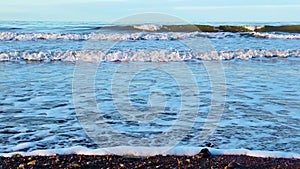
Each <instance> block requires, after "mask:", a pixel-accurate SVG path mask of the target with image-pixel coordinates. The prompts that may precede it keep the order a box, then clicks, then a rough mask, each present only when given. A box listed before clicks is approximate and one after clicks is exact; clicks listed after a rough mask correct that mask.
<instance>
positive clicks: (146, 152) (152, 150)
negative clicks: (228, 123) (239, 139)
mask: <svg viewBox="0 0 300 169" xmlns="http://www.w3.org/2000/svg"><path fill="white" fill-rule="evenodd" d="M202 148H205V147H184V146H179V147H131V146H118V147H110V148H101V149H89V148H86V147H83V146H75V147H70V148H59V149H46V150H35V151H32V152H12V153H0V156H4V157H11V156H12V155H14V154H21V155H23V156H31V155H43V156H50V155H55V154H83V155H112V154H113V155H133V156H155V155H188V156H192V155H196V154H198V153H199V152H200V150H201V149H202ZM208 149H209V151H210V152H211V153H212V155H247V156H253V157H271V158H295V159H300V154H298V153H292V152H282V151H260V150H247V149H214V148H208Z"/></svg>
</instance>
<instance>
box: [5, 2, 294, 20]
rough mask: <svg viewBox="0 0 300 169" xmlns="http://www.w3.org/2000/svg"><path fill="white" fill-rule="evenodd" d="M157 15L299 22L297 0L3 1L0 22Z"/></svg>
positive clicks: (206, 18)
mask: <svg viewBox="0 0 300 169" xmlns="http://www.w3.org/2000/svg"><path fill="white" fill-rule="evenodd" d="M145 12H157V13H164V14H169V15H173V16H176V17H180V18H182V19H184V20H187V21H189V22H300V17H299V16H300V1H299V0H51V1H46V0H3V1H2V2H1V5H0V20H2V21H3V20H6V21H10V20H18V21H102V22H113V21H115V20H117V19H119V18H122V17H126V16H130V15H134V14H139V13H145Z"/></svg>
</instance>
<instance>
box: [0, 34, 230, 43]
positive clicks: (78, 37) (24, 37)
mask: <svg viewBox="0 0 300 169" xmlns="http://www.w3.org/2000/svg"><path fill="white" fill-rule="evenodd" d="M227 36H234V35H233V34H230V33H226V32H218V33H207V32H190V33H180V32H169V33H145V32H138V33H110V34H107V33H91V34H75V33H68V34H63V33H13V32H2V33H0V41H37V40H74V41H87V40H115V41H119V40H180V39H187V38H193V37H207V38H224V37H227Z"/></svg>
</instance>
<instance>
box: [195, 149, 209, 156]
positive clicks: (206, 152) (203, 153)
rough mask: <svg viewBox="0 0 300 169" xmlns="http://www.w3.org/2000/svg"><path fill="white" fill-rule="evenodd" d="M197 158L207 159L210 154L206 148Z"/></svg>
mask: <svg viewBox="0 0 300 169" xmlns="http://www.w3.org/2000/svg"><path fill="white" fill-rule="evenodd" d="M198 156H200V158H209V157H210V156H211V153H210V152H209V150H208V149H207V148H204V149H202V150H201V151H200V153H198Z"/></svg>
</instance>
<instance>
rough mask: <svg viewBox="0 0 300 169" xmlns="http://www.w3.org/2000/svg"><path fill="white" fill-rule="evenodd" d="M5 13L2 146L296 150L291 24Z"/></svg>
mask: <svg viewBox="0 0 300 169" xmlns="http://www.w3.org/2000/svg"><path fill="white" fill-rule="evenodd" d="M1 24H2V25H1V26H0V28H1V29H0V31H1V33H0V60H1V62H0V152H1V153H7V152H17V151H26V152H31V151H33V150H39V149H59V148H68V147H74V146H83V147H88V148H91V149H96V148H99V147H111V146H132V147H136V146H148V147H151V146H166V145H167V146H175V145H178V146H190V147H199V146H205V145H207V143H212V144H214V146H215V147H214V148H217V149H240V148H245V149H250V150H269V151H285V152H295V153H300V149H299V148H300V142H299V141H300V134H299V133H300V128H299V126H300V112H299V110H300V76H299V75H300V59H299V56H300V52H299V51H300V49H299V47H300V46H299V45H300V41H299V39H297V38H290V37H291V36H293V37H297V36H299V35H298V34H295V33H280V32H268V34H272V36H267V37H266V36H254V35H253V33H251V32H250V33H248V34H246V35H245V34H243V33H229V32H214V33H205V32H204V33H203V32H200V33H199V32H146V31H141V30H117V29H115V28H114V29H111V30H110V29H105V30H102V29H99V28H96V27H97V26H99V25H98V24H97V23H59V24H58V26H57V24H54V23H47V22H44V23H41V22H38V23H27V22H25V23H24V22H3V23H1ZM254 25H255V24H254ZM100 26H105V24H100ZM106 26H107V25H106ZM14 27H16V28H19V29H12V28H14ZM4 28H6V29H4ZM8 28H9V29H8ZM95 35H96V36H95ZM277 35H278V36H277ZM90 37H96V38H94V39H93V40H91V39H90ZM97 38H98V39H97ZM95 40H96V41H97V40H99V41H100V43H99V44H100V47H99V44H97V43H96V45H95V46H93V45H94V41H95ZM120 40H122V41H121V42H120ZM116 42H118V43H117V44H115V43H116ZM183 42H187V43H190V44H197V43H195V42H202V43H203V42H205V43H203V44H202V45H204V46H201V45H200V47H201V48H200V47H199V46H197V45H196V47H199V48H200V49H198V48H197V50H199V51H202V50H203V51H206V52H207V51H208V52H207V53H202V54H201V53H200V54H199V53H198V54H199V55H193V54H192V52H193V51H191V49H189V47H188V46H186V45H184V44H183ZM113 44H115V45H114V46H113V47H112V48H111V49H110V50H109V52H108V53H106V51H105V50H100V51H98V49H99V48H100V49H108V48H107V47H106V46H107V45H108V46H109V45H113ZM207 44H208V46H206V47H205V45H207ZM97 45H98V46H97ZM101 45H103V46H101ZM194 47H195V46H194ZM194 49H195V48H194ZM95 50H96V51H95ZM211 51H213V52H215V53H210V52H211ZM95 56H96V58H91V57H95ZM149 58H150V59H149ZM205 60H218V61H205ZM219 60H221V61H219ZM81 61H90V62H92V63H88V65H87V66H86V67H80V65H81V63H85V62H81ZM111 61H113V62H111ZM222 75H224V77H223V76H222ZM218 92H220V93H219V94H220V95H216V96H214V94H215V93H218ZM223 96H224V97H223ZM223 101H224V102H223ZM213 105H215V106H216V108H218V109H216V110H215V109H214V108H213V107H212V106H213ZM209 112H212V113H209ZM85 113H86V114H85ZM91 122H93V123H91ZM93 124H97V125H98V126H96V127H97V128H93V127H95V126H93ZM206 131H207V132H209V134H208V135H203V133H202V132H204V134H205V132H206ZM93 132H96V133H97V134H98V136H100V137H98V136H97V137H95V135H93V134H95V133H93ZM210 132H213V133H210Z"/></svg>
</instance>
